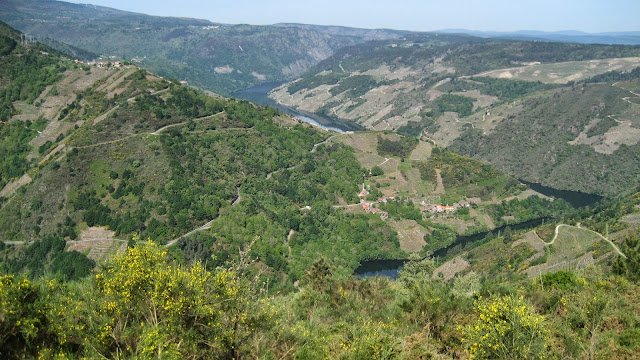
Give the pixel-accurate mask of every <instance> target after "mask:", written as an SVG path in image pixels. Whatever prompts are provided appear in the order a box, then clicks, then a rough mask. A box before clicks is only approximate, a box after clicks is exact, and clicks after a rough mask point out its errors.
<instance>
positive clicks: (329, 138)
mask: <svg viewBox="0 0 640 360" xmlns="http://www.w3.org/2000/svg"><path fill="white" fill-rule="evenodd" d="M342 135H345V134H344V133H342V134H335V135H331V136H329V137H328V138H326V139H325V140H324V141H321V142H319V143H317V144H315V145H313V148H311V152H316V149H318V146H320V145H322V144H326V143H328V142H329V141H331V140H332V139H333V138H335V137H338V136H342Z"/></svg>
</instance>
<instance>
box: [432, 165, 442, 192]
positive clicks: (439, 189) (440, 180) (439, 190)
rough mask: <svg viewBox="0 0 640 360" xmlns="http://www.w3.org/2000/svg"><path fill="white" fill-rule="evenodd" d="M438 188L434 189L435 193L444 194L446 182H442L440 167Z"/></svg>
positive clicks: (437, 180) (437, 170) (437, 177)
mask: <svg viewBox="0 0 640 360" xmlns="http://www.w3.org/2000/svg"><path fill="white" fill-rule="evenodd" d="M436 182H437V184H436V189H435V190H434V192H433V194H434V195H440V194H444V191H445V190H444V183H442V176H441V175H440V169H436Z"/></svg>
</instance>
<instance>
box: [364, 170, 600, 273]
mask: <svg viewBox="0 0 640 360" xmlns="http://www.w3.org/2000/svg"><path fill="white" fill-rule="evenodd" d="M520 182H522V183H523V184H526V185H528V186H529V187H531V188H532V189H533V190H535V191H537V192H539V193H541V194H543V195H546V196H550V197H553V198H559V199H563V200H565V201H567V202H568V203H569V204H571V206H573V207H574V208H580V207H584V206H589V205H593V204H596V203H598V202H600V201H601V200H602V199H603V197H602V196H600V195H596V194H589V193H583V192H580V191H571V190H558V189H554V188H551V187H548V186H544V185H541V184H537V183H531V182H527V181H524V180H520ZM548 219H550V218H539V219H533V220H529V221H525V222H521V223H518V224H510V225H503V226H501V227H498V228H495V229H493V230H491V232H493V233H494V234H497V233H498V232H501V231H504V229H505V228H506V227H507V226H509V227H511V229H512V230H523V229H530V228H534V227H536V226H538V225H541V224H542V223H543V222H544V221H546V220H548ZM487 234H489V231H484V232H480V233H476V234H472V235H458V236H457V237H456V240H455V241H454V242H453V243H451V244H450V245H448V246H445V247H443V248H440V249H438V250H436V251H434V252H433V255H432V257H434V258H444V257H446V256H447V252H448V251H449V250H451V249H452V248H454V247H456V246H460V247H461V248H464V247H465V246H467V245H468V244H470V243H474V242H476V241H479V240H482V239H483V238H484V237H485V236H487ZM405 262H406V260H397V259H394V260H384V259H382V260H366V261H363V262H361V263H360V266H359V267H358V268H357V269H356V270H355V275H356V276H358V277H362V278H363V277H369V276H387V277H390V278H392V279H396V278H397V277H398V271H400V270H401V269H402V267H403V266H402V265H403V264H404V263H405Z"/></svg>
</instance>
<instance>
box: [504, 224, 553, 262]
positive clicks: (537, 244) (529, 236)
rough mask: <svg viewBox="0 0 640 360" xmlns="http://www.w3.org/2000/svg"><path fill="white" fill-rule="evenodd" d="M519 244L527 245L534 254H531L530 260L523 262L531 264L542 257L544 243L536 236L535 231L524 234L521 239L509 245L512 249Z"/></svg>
mask: <svg viewBox="0 0 640 360" xmlns="http://www.w3.org/2000/svg"><path fill="white" fill-rule="evenodd" d="M520 244H529V246H530V247H531V248H532V249H533V250H535V252H536V253H535V254H533V255H532V256H531V257H530V258H528V259H527V260H525V262H532V261H533V260H535V259H537V258H539V257H542V256H544V246H545V245H544V242H543V241H542V239H540V237H538V234H536V232H535V230H531V231H529V232H528V233H526V234H524V236H523V237H522V238H521V239H518V240H516V241H514V242H513V244H511V247H512V248H514V247H516V246H518V245H520Z"/></svg>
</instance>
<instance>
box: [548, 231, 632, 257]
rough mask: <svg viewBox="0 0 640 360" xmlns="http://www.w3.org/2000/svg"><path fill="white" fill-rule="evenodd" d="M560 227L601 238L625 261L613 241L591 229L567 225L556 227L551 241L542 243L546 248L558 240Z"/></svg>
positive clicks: (623, 255)
mask: <svg viewBox="0 0 640 360" xmlns="http://www.w3.org/2000/svg"><path fill="white" fill-rule="evenodd" d="M561 226H566V227H572V228H576V229H580V230H586V231H590V232H592V233H594V234H596V235H598V236H599V237H600V238H602V240H604V241H606V242H608V243H609V244H610V245H611V246H612V247H613V249H614V250H615V251H616V252H617V253H618V255H620V256H622V257H623V258H625V259H626V258H627V256H626V255H625V254H624V253H623V252H622V251H620V249H619V248H618V246H616V244H614V243H613V241H611V240H609V239H607V238H606V237H604V236H603V235H602V234H600V233H599V232H596V231H593V230H591V229H587V228H583V227H580V226H573V225H568V224H559V225H558V226H556V230H555V234H554V235H553V239H551V242H548V243H547V242H544V241H543V242H544V244H545V245H546V246H549V245H552V244H553V243H554V242H555V241H556V239H557V238H558V231H559V230H560V227H561Z"/></svg>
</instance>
